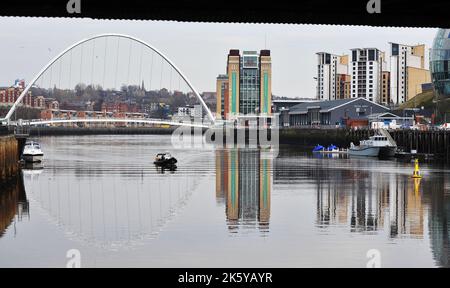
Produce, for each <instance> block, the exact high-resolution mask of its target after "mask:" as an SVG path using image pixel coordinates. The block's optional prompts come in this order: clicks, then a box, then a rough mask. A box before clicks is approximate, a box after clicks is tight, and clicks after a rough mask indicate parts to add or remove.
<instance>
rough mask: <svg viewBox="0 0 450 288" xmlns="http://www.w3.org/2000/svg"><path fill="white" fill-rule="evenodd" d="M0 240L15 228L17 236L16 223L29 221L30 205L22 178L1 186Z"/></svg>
mask: <svg viewBox="0 0 450 288" xmlns="http://www.w3.org/2000/svg"><path fill="white" fill-rule="evenodd" d="M0 185H1V186H0V187H1V189H0V238H1V237H2V236H3V235H4V234H5V232H6V230H7V229H8V228H9V227H11V225H12V226H13V228H14V235H16V233H17V230H16V226H15V224H16V221H19V222H20V221H22V220H23V219H24V218H25V219H27V218H28V219H29V217H30V214H29V204H28V200H27V196H26V193H25V189H24V185H23V180H22V177H17V178H15V179H13V180H11V181H8V182H7V183H3V184H0Z"/></svg>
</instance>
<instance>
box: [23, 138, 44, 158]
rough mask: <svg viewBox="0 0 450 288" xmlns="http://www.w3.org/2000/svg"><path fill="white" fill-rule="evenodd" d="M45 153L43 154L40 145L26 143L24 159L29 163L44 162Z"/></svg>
mask: <svg viewBox="0 0 450 288" xmlns="http://www.w3.org/2000/svg"><path fill="white" fill-rule="evenodd" d="M43 158H44V153H42V150H41V145H39V143H37V142H34V141H30V142H27V143H25V147H24V148H23V153H22V159H23V161H25V162H28V163H38V162H42V160H43Z"/></svg>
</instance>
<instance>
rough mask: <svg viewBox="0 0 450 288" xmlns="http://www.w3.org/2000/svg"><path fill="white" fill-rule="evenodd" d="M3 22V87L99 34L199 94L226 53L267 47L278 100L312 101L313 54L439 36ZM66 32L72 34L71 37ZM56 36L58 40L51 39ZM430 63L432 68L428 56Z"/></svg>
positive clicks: (220, 70) (410, 31)
mask: <svg viewBox="0 0 450 288" xmlns="http://www.w3.org/2000/svg"><path fill="white" fill-rule="evenodd" d="M0 23H2V26H3V27H8V28H9V29H8V30H5V31H4V32H3V39H4V41H5V42H6V43H11V44H10V45H6V46H3V47H2V48H0V62H1V63H3V65H5V66H6V67H9V68H8V69H5V70H3V72H2V73H1V75H0V83H1V84H2V85H5V84H8V83H13V81H14V80H15V79H18V78H19V79H22V78H24V79H25V80H26V81H30V80H31V78H32V77H33V76H34V74H36V73H37V72H38V71H39V70H40V69H41V68H42V66H43V65H45V64H46V63H47V62H48V61H50V60H51V59H52V58H53V57H54V56H56V55H57V54H58V53H59V52H60V51H62V50H64V49H65V48H66V47H67V46H69V45H71V44H73V43H74V42H77V41H79V40H80V39H83V38H87V37H89V36H92V35H95V34H101V33H106V32H112V31H113V32H117V33H124V34H130V35H133V36H136V37H138V38H141V39H142V40H144V41H147V42H149V43H151V44H152V45H154V46H155V47H156V48H158V49H159V50H161V51H163V52H164V53H165V54H166V55H168V56H169V58H170V59H171V60H172V61H173V62H174V63H176V65H177V66H178V67H179V68H180V69H181V70H182V71H183V72H184V73H185V74H186V75H187V77H188V78H189V79H190V81H191V82H192V83H193V84H194V86H195V87H196V88H197V90H199V91H200V92H203V91H215V90H216V89H215V85H216V81H215V80H216V77H217V75H218V74H224V73H225V72H226V71H225V68H224V65H223V57H225V56H226V55H227V52H228V50H229V49H240V50H260V49H265V48H267V49H270V50H271V51H272V58H273V89H272V91H273V94H274V95H276V96H287V97H302V98H314V97H315V89H316V88H315V85H316V83H315V80H314V79H313V77H314V76H315V74H316V69H315V67H316V66H315V65H316V54H315V53H317V52H319V51H327V52H330V53H333V54H336V55H342V54H348V53H349V51H350V49H352V48H355V47H376V48H378V49H380V50H381V51H387V50H388V43H389V42H397V43H405V44H409V45H415V44H418V43H424V44H425V45H426V47H427V49H428V48H430V47H431V43H432V39H433V37H434V36H435V30H436V29H429V28H420V29H418V28H389V29H386V28H382V27H361V26H329V25H283V24H280V25H273V24H225V23H180V22H169V21H167V22H164V21H101V20H92V19H45V18H5V17H2V18H0ZM69 29H70V30H69ZM68 30H69V31H71V33H67V31H68ZM25 31H30V32H29V34H27V32H25ZM337 32H338V33H337ZM55 37H57V39H58V41H54V39H55ZM179 44H182V45H179ZM180 46H181V48H180ZM426 54H428V53H426ZM11 55H16V57H11ZM186 55H191V56H189V57H186ZM192 59H196V61H195V62H193V61H192ZM197 59H198V60H197ZM425 63H426V67H428V55H426V61H425ZM199 67H200V68H201V69H199Z"/></svg>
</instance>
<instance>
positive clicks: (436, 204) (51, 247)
mask: <svg viewBox="0 0 450 288" xmlns="http://www.w3.org/2000/svg"><path fill="white" fill-rule="evenodd" d="M37 140H38V141H39V142H40V143H41V145H42V147H43V150H44V153H45V161H44V163H43V167H34V169H24V170H23V171H22V177H20V178H19V179H18V180H17V181H16V182H14V183H10V184H8V185H6V186H2V190H3V191H0V267H23V266H25V267H66V264H67V263H68V261H69V260H70V258H68V254H67V253H68V251H69V250H72V249H77V250H78V251H79V252H80V263H81V266H82V267H122V266H126V267H141V266H144V267H366V265H367V263H368V262H369V261H370V260H371V258H370V257H372V256H369V257H368V251H377V253H379V254H377V255H378V256H377V257H378V258H377V259H378V260H379V262H378V263H379V264H380V265H381V266H382V267H436V266H437V267H442V266H447V267H448V266H450V264H449V259H450V257H449V245H450V244H449V237H450V232H449V231H450V224H449V223H450V222H449V221H450V177H449V175H450V169H449V168H448V167H445V166H440V165H437V164H422V165H421V170H422V174H423V175H424V178H423V179H421V180H413V179H412V178H411V177H410V176H411V174H412V170H413V165H412V164H411V163H403V162H399V161H396V160H384V161H382V160H375V159H368V158H346V157H342V156H341V157H336V158H328V157H320V156H319V157H315V156H313V155H312V154H311V153H308V152H302V151H298V150H296V149H293V148H289V147H283V148H280V149H279V151H276V152H274V151H272V152H270V151H266V150H258V149H250V148H227V149H225V148H219V147H214V146H206V147H203V148H201V149H195V148H183V147H178V148H171V147H172V146H171V138H170V136H163V135H136V136H128V135H111V136H82V137H80V136H76V137H73V136H67V137H66V136H64V137H62V136H60V137H41V138H39V139H37ZM161 151H170V152H171V153H172V154H173V156H175V157H176V158H177V159H178V164H177V168H176V169H172V171H171V170H170V169H169V170H161V169H157V168H156V167H155V166H154V165H153V164H152V160H153V157H154V155H155V154H156V153H158V152H161ZM41 168H42V169H41ZM373 249H376V250H373ZM370 253H371V252H369V254H370ZM371 255H373V254H371Z"/></svg>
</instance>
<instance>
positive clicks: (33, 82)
mask: <svg viewBox="0 0 450 288" xmlns="http://www.w3.org/2000/svg"><path fill="white" fill-rule="evenodd" d="M102 37H120V38H126V39H130V40H132V41H135V42H138V43H140V44H142V45H144V46H146V47H147V48H149V49H151V50H152V51H153V52H155V53H157V54H158V55H159V56H161V57H162V58H163V59H164V60H165V61H166V62H167V63H169V65H170V66H172V68H173V69H175V71H177V73H178V74H179V75H180V76H181V78H183V80H184V81H185V82H186V84H187V85H188V86H189V88H190V89H191V90H192V92H194V94H195V96H196V97H197V99H198V100H199V101H200V103H201V104H202V106H203V108H204V109H205V110H206V112H207V114H208V118H209V119H210V120H211V121H212V122H215V118H214V116H213V114H212V113H211V110H209V108H208V106H207V105H206V103H205V101H203V99H202V97H201V96H200V94H199V93H198V92H197V90H196V89H195V88H194V86H193V85H192V84H191V82H189V80H188V79H187V77H186V76H185V75H184V74H183V73H182V72H181V70H180V69H179V68H178V67H177V66H176V65H175V64H174V63H173V62H172V61H170V59H169V58H167V57H166V56H165V55H164V54H163V53H162V52H160V51H159V50H158V49H156V48H155V47H153V46H151V45H150V44H148V43H146V42H145V41H143V40H140V39H138V38H135V37H133V36H129V35H124V34H116V33H107V34H100V35H96V36H93V37H90V38H86V39H83V40H81V41H79V42H77V43H75V44H73V45H71V46H70V47H68V48H66V49H65V50H64V51H62V52H61V53H60V54H59V55H57V56H56V57H55V58H53V59H52V60H51V61H50V62H49V63H48V64H47V65H45V66H44V68H42V70H41V71H40V72H39V73H38V74H36V76H35V77H34V78H33V80H31V82H29V83H28V85H27V87H25V89H24V90H23V91H22V93H21V94H20V96H19V98H17V100H16V102H15V103H14V104H13V105H12V107H11V109H10V110H9V112H8V114H7V115H6V116H5V118H4V120H6V121H9V120H10V118H11V116H12V114H13V113H14V111H15V110H16V108H17V106H18V105H19V104H20V102H21V101H22V99H23V98H24V96H25V95H26V94H27V93H28V90H30V88H31V87H32V86H33V85H34V84H35V83H36V81H37V80H38V79H39V77H40V76H41V75H42V74H44V73H45V72H46V71H47V70H48V69H49V68H50V67H51V66H52V65H53V64H54V63H55V62H56V61H57V60H58V59H60V58H61V57H62V56H64V55H66V54H67V53H68V52H69V51H71V50H72V49H74V48H75V47H78V46H80V45H81V44H83V43H85V42H88V41H91V40H95V39H98V38H102Z"/></svg>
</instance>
